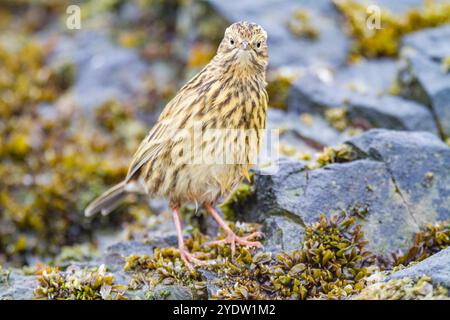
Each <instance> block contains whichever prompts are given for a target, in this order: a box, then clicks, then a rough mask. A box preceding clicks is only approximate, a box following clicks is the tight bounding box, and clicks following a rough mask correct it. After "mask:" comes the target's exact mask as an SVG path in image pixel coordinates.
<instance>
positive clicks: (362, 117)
mask: <svg viewBox="0 0 450 320" xmlns="http://www.w3.org/2000/svg"><path fill="white" fill-rule="evenodd" d="M348 74H349V75H350V78H348V79H349V81H348V82H347V81H345V80H344V78H345V76H344V75H343V74H342V75H340V76H339V77H336V79H334V78H333V77H332V78H331V79H327V80H326V81H324V80H323V79H320V77H318V76H316V75H313V74H308V75H306V76H304V77H300V78H299V79H298V80H297V81H296V82H295V83H294V84H293V86H292V89H291V92H290V94H289V99H288V108H289V111H291V112H297V113H303V112H310V113H318V114H324V113H325V112H326V111H327V110H329V109H331V108H344V107H345V108H346V109H347V110H348V119H349V121H350V123H351V124H353V125H356V126H361V127H363V128H370V127H381V128H387V129H398V130H423V131H429V132H432V133H435V134H437V133H438V130H437V127H436V124H435V121H434V119H433V115H432V113H431V112H430V110H429V109H428V108H427V107H426V106H424V105H422V104H420V103H417V102H414V101H410V100H406V99H403V98H401V97H397V96H392V95H388V94H383V95H380V94H379V93H378V92H374V91H373V88H376V86H373V85H372V84H371V83H370V82H365V81H364V78H359V82H355V79H356V77H355V74H354V73H351V72H349V73H348ZM364 74H365V73H364ZM355 83H356V87H355V85H354V84H355ZM364 88H365V89H364ZM368 88H372V89H370V90H372V91H369V89H368Z"/></svg>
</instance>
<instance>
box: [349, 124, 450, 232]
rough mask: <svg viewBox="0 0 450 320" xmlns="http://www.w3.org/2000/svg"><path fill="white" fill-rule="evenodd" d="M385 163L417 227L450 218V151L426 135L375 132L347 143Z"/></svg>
mask: <svg viewBox="0 0 450 320" xmlns="http://www.w3.org/2000/svg"><path fill="white" fill-rule="evenodd" d="M348 143H349V144H350V145H351V146H353V147H354V148H355V149H357V150H358V152H359V153H360V155H361V156H363V157H369V158H371V159H375V160H379V161H382V162H383V163H384V164H385V165H386V168H387V170H388V171H389V173H390V175H391V177H392V179H393V181H394V183H395V185H396V188H398V192H399V193H400V195H401V197H402V198H403V200H404V202H405V204H406V205H407V206H408V211H409V212H410V213H411V215H412V217H413V219H414V220H415V221H416V222H417V224H418V225H424V224H426V223H427V222H432V221H441V220H445V219H448V218H449V217H450V148H449V147H448V146H447V145H446V144H445V143H444V142H442V141H441V140H439V139H437V138H436V137H435V136H434V135H432V134H430V133H426V132H392V131H388V130H372V131H370V132H368V133H367V134H364V135H361V136H359V137H356V138H354V139H352V140H350V141H349V142H348Z"/></svg>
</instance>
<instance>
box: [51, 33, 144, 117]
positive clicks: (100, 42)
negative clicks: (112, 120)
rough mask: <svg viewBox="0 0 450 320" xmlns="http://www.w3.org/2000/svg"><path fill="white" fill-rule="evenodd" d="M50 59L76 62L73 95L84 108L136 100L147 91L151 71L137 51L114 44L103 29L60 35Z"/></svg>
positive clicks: (57, 61)
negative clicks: (101, 30) (113, 100)
mask: <svg viewBox="0 0 450 320" xmlns="http://www.w3.org/2000/svg"><path fill="white" fill-rule="evenodd" d="M49 63H50V64H55V65H56V64H61V63H72V64H74V65H75V67H76V75H75V83H74V85H73V88H72V93H73V99H74V102H75V103H76V104H77V105H79V106H81V107H82V108H84V109H90V108H92V107H96V106H98V105H100V104H102V103H103V102H105V101H107V100H110V99H118V100H120V101H127V102H130V101H134V100H133V99H135V98H136V95H139V93H142V92H143V91H144V90H143V89H144V88H143V80H144V78H145V76H146V74H148V72H149V66H148V65H147V64H146V63H145V62H144V61H143V60H142V59H140V57H139V55H138V53H137V52H136V51H134V50H132V49H127V48H123V47H121V46H119V45H117V44H114V43H113V42H112V41H111V40H110V38H109V36H108V35H107V34H105V33H102V32H99V31H87V32H82V31H81V32H76V33H75V34H74V35H73V36H72V37H69V36H62V37H59V38H58V40H57V44H56V47H55V49H54V53H53V54H52V56H51V57H50V61H49Z"/></svg>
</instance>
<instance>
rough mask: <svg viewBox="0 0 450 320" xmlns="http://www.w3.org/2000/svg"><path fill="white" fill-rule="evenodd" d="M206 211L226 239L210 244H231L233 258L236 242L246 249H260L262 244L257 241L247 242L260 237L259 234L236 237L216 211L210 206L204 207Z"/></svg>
mask: <svg viewBox="0 0 450 320" xmlns="http://www.w3.org/2000/svg"><path fill="white" fill-rule="evenodd" d="M206 210H208V212H209V213H210V214H211V215H212V216H213V218H214V220H216V221H217V223H218V224H219V225H220V226H221V227H222V228H223V229H224V230H225V232H226V234H227V237H226V239H224V240H218V241H213V242H211V244H218V243H224V242H225V243H230V244H231V254H232V255H233V256H234V252H235V250H236V242H237V243H239V244H241V245H243V246H248V247H257V248H262V244H261V242H259V241H249V240H251V239H254V238H257V237H261V236H262V233H261V232H254V233H252V234H249V235H248V236H245V237H238V236H237V235H236V234H235V233H234V232H233V230H231V229H230V227H229V226H228V224H227V223H226V222H225V221H224V220H223V219H222V217H221V216H220V215H219V214H218V213H217V211H216V210H215V209H214V208H213V207H212V206H211V205H206Z"/></svg>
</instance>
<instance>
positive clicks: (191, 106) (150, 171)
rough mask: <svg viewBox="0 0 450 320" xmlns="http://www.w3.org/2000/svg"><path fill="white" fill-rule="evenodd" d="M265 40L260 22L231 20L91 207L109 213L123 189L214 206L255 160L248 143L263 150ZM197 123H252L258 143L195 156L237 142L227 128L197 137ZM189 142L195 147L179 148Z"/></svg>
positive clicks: (202, 125)
mask: <svg viewBox="0 0 450 320" xmlns="http://www.w3.org/2000/svg"><path fill="white" fill-rule="evenodd" d="M266 40H267V34H266V32H265V31H264V30H263V29H262V27H260V26H259V25H257V24H253V23H247V22H237V23H234V24H232V25H231V26H230V27H228V28H227V30H226V31H225V35H224V38H223V40H222V42H221V43H220V45H219V48H218V50H217V54H216V55H215V57H214V58H213V59H212V60H211V62H210V63H208V65H206V66H205V67H204V68H203V70H201V71H200V72H199V73H198V74H197V75H195V76H194V77H193V78H192V79H191V80H190V81H189V82H187V83H186V84H185V85H184V86H183V87H182V88H181V89H180V90H179V92H178V93H177V95H176V96H175V97H174V98H173V99H172V100H171V101H170V102H169V103H168V104H167V106H166V107H165V109H164V110H163V112H162V114H161V115H160V118H159V120H158V122H157V123H156V124H155V126H154V127H153V128H152V129H151V130H150V132H149V134H148V135H147V137H146V138H145V139H144V140H143V141H142V143H141V145H140V147H139V148H138V150H137V151H136V153H135V155H134V158H133V160H132V163H131V165H130V168H129V171H128V174H127V177H126V178H125V180H124V181H123V182H122V183H120V184H119V185H117V186H115V187H113V188H112V189H110V190H109V191H107V192H106V193H105V194H104V195H102V196H101V197H100V198H99V199H97V200H95V201H94V202H93V203H92V204H91V205H90V206H89V207H88V208H87V209H86V215H91V214H94V213H96V212H98V211H102V213H104V214H106V213H108V212H110V211H111V210H113V209H114V208H115V206H116V204H117V202H118V201H119V200H120V199H121V197H122V196H123V195H124V194H125V193H126V192H136V191H138V192H144V193H146V194H148V195H149V196H151V197H162V198H166V199H168V200H169V202H170V205H171V207H173V208H178V207H179V206H181V205H183V204H185V203H187V202H194V203H196V204H199V205H205V206H207V205H210V206H212V205H214V203H215V202H216V201H217V200H218V199H219V198H220V197H221V196H226V195H227V194H228V193H229V192H230V191H231V190H232V189H233V188H234V187H235V186H236V185H237V184H238V183H239V182H240V181H242V179H243V176H244V175H243V174H244V173H245V172H246V171H247V170H248V168H249V166H250V165H251V163H253V162H254V159H252V157H250V151H249V149H250V148H249V147H252V148H254V149H253V150H256V151H258V150H259V145H260V142H261V134H262V133H261V132H260V131H259V130H260V129H264V128H265V123H266V109H267V103H268V95H267V92H266V90H265V87H266V80H265V77H266V67H267V62H268V52H267V43H266ZM198 128H201V130H202V132H209V130H212V129H245V130H248V129H251V130H252V129H253V130H255V131H254V132H255V134H256V143H255V144H256V145H252V146H248V145H247V146H246V148H244V149H243V150H242V149H241V150H240V151H239V152H240V154H239V155H238V157H242V159H244V161H240V162H238V163H232V164H215V163H210V164H206V163H198V162H195V161H196V160H197V158H195V157H198V155H199V154H200V153H202V152H203V153H208V152H210V153H211V152H212V153H214V152H216V151H217V153H220V152H222V151H219V150H218V149H220V148H218V147H217V146H219V145H221V144H225V146H228V147H233V143H235V142H236V139H234V138H233V139H232V138H230V135H229V134H228V133H223V134H221V133H218V134H209V135H206V137H203V140H202V141H201V143H198V141H196V140H194V142H193V143H192V133H193V132H194V130H196V129H198ZM246 142H247V140H246ZM189 143H192V148H191V149H189V150H191V151H192V152H186V150H183V151H182V149H183V148H186V145H189ZM216 149H217V150H216Z"/></svg>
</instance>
